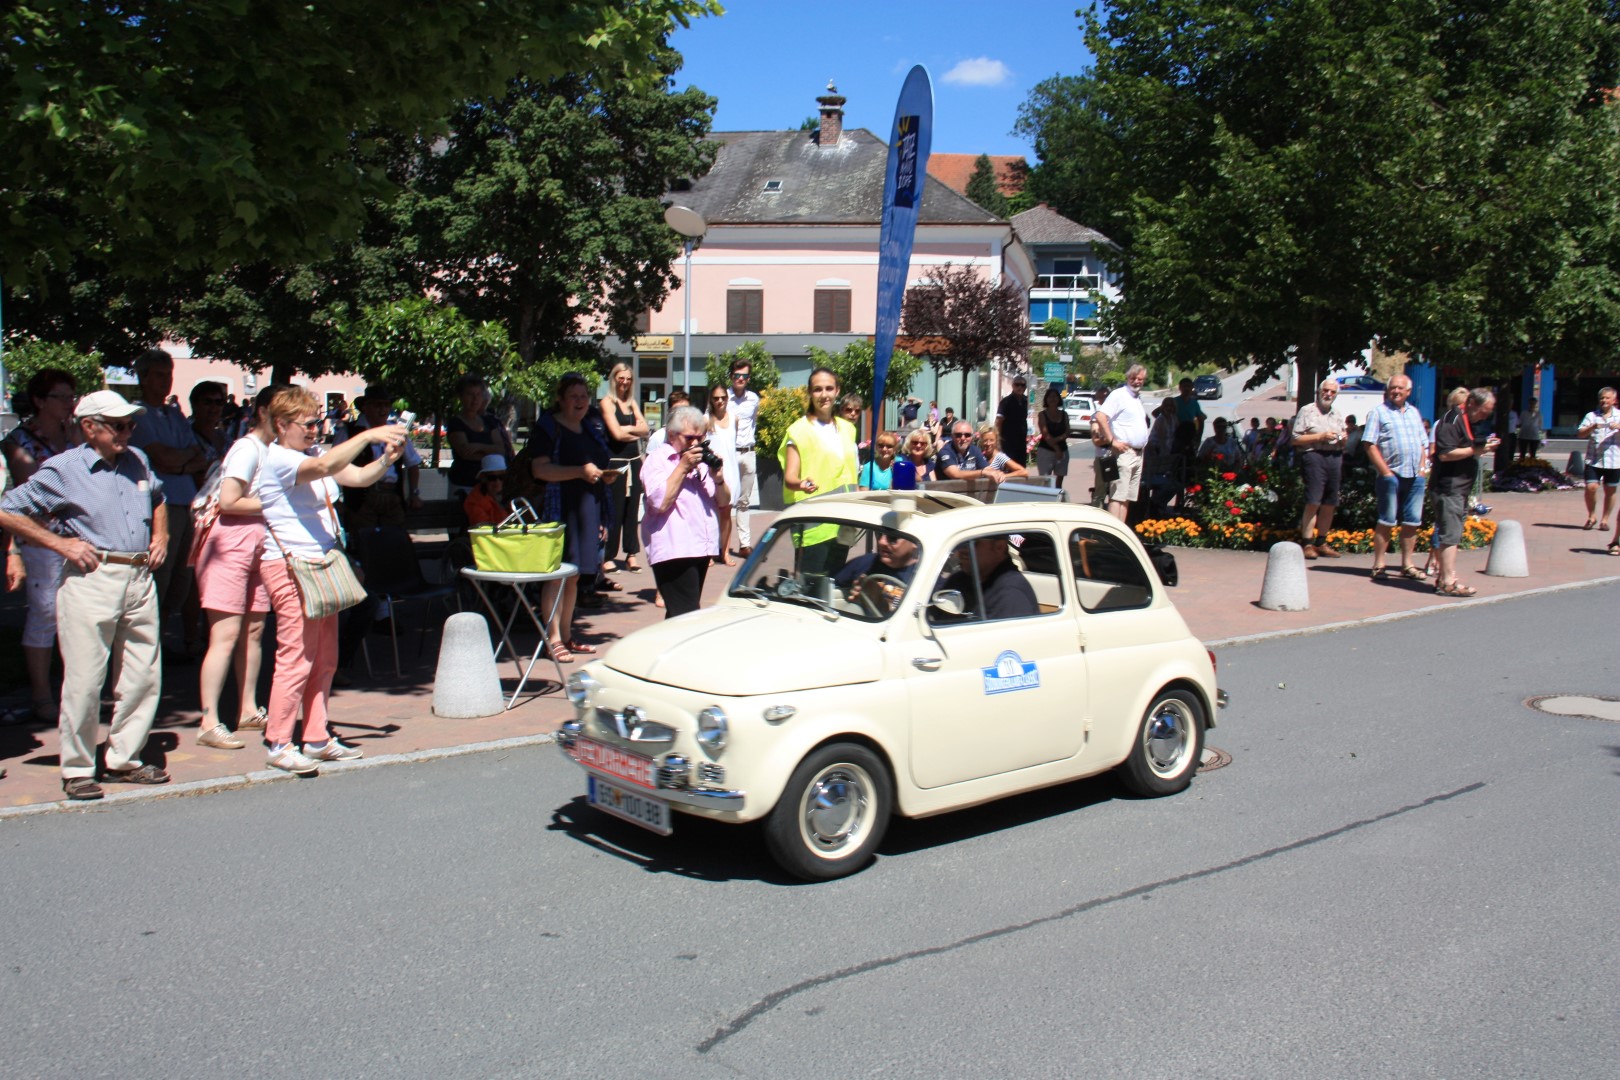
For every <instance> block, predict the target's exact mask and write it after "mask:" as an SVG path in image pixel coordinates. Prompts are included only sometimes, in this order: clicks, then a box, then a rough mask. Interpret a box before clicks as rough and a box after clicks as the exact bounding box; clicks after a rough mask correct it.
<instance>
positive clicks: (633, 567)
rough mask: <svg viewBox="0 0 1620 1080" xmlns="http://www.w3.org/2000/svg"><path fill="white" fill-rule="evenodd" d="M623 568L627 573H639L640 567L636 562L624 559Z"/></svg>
mask: <svg viewBox="0 0 1620 1080" xmlns="http://www.w3.org/2000/svg"><path fill="white" fill-rule="evenodd" d="M624 570H625V573H627V574H639V573H641V567H640V566H639V565H638V564H636V563H633V562H631V561H629V560H628V559H626V560H625V563H624Z"/></svg>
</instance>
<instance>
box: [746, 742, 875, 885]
mask: <svg viewBox="0 0 1620 1080" xmlns="http://www.w3.org/2000/svg"><path fill="white" fill-rule="evenodd" d="M893 803H894V785H893V781H891V780H890V778H889V771H888V769H887V768H886V767H885V766H884V764H883V761H882V759H880V758H879V757H878V756H877V755H876V754H874V753H873V752H872V751H870V750H868V749H867V748H866V747H864V746H859V745H857V744H855V743H833V744H831V745H829V746H823V747H822V748H821V749H819V750H817V751H815V752H814V753H812V754H810V755H809V756H808V757H806V758H805V759H804V760H803V761H801V762H799V767H798V768H797V769H794V770H793V776H792V777H791V778H789V780H788V784H787V788H786V789H785V790H784V791H783V792H782V797H781V798H780V799H778V800H777V802H776V808H775V809H773V810H772V811H771V813H770V815H769V816H768V817H767V818H766V819H765V846H766V847H767V848H768V849H769V850H770V853H771V858H773V859H775V860H776V862H777V865H779V866H780V867H781V868H782V869H784V870H786V871H787V872H788V873H790V874H792V875H794V876H795V877H800V878H804V879H805V880H806V881H830V880H831V879H833V878H840V877H843V876H845V875H846V874H853V873H854V872H855V871H857V870H859V869H861V867H863V866H865V865H866V864H867V863H868V862H869V861H871V858H872V853H873V852H874V851H876V850H877V846H878V844H879V843H880V842H882V840H883V833H884V830H886V829H887V828H888V826H889V814H890V811H891V808H892V806H893Z"/></svg>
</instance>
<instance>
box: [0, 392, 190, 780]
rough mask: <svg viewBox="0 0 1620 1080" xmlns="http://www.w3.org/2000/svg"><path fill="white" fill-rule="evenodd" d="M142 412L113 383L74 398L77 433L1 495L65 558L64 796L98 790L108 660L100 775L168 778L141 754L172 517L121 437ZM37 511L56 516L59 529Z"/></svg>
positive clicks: (6, 516) (34, 534) (61, 595)
mask: <svg viewBox="0 0 1620 1080" xmlns="http://www.w3.org/2000/svg"><path fill="white" fill-rule="evenodd" d="M140 412H141V407H140V406H139V405H132V404H130V403H129V402H128V401H125V400H124V398H123V397H122V396H120V395H119V394H118V393H117V392H116V391H113V390H98V391H96V392H95V393H93V394H86V395H85V396H84V397H83V398H81V399H80V400H79V404H78V407H77V408H75V409H74V410H73V416H74V419H76V420H77V421H78V423H79V427H80V428H81V429H82V431H83V433H84V440H85V441H84V445H83V446H77V447H74V448H73V449H71V450H68V451H65V452H64V453H61V454H57V455H56V456H55V457H52V458H50V459H49V460H47V461H45V462H43V463H41V465H40V467H39V469H38V470H37V471H36V472H35V473H34V475H33V476H31V477H30V478H29V480H28V482H27V483H26V484H23V485H21V486H20V487H17V488H14V489H13V490H12V491H10V492H8V493H7V494H6V496H5V498H4V499H0V529H4V530H5V531H7V532H14V533H16V534H17V535H19V536H21V537H23V538H24V539H26V540H27V541H28V542H29V543H32V544H38V545H40V546H41V547H46V548H50V549H51V550H52V551H55V552H57V553H58V554H59V555H61V556H62V557H63V559H64V560H65V562H64V564H63V566H62V579H61V585H60V587H59V589H58V590H57V594H56V615H57V642H58V644H59V646H60V648H61V650H62V667H63V670H64V672H65V678H64V679H63V685H62V711H61V715H60V721H59V724H60V728H61V738H62V752H61V769H62V790H63V791H64V792H65V793H66V795H67V797H68V798H70V799H99V798H101V795H102V790H101V786H100V785H99V784H97V783H96V736H97V730H96V729H97V726H98V725H99V724H100V721H101V686H102V683H103V682H105V681H106V678H107V666H108V664H109V663H111V664H113V667H114V670H116V671H117V673H118V684H117V687H116V688H115V689H114V691H113V715H112V733H111V735H110V737H109V738H108V740H107V756H106V760H105V762H104V767H103V769H102V773H101V780H102V781H103V782H108V781H116V782H118V783H128V784H166V783H168V782H169V777H168V774H167V773H165V772H164V771H163V770H162V769H160V768H158V767H157V766H156V765H144V764H142V763H141V751H142V749H143V748H144V747H145V745H146V737H147V735H148V733H150V732H151V730H152V721H153V719H154V718H155V717H156V716H157V706H158V694H159V692H160V691H161V689H162V682H161V679H162V675H161V670H162V665H161V664H159V662H158V598H157V590H156V588H155V587H154V585H153V582H152V571H153V570H155V569H157V568H158V567H160V566H162V565H163V562H164V559H165V558H166V557H167V556H168V553H169V552H168V547H169V529H168V521H167V518H166V510H165V507H164V505H163V484H162V483H161V482H160V481H159V480H158V478H157V474H156V473H154V472H153V471H152V466H151V463H150V462H148V461H147V459H146V455H145V454H143V453H142V452H141V451H139V450H137V449H135V448H134V447H132V446H130V445H129V437H130V433H131V432H132V431H133V430H134V428H135V420H134V417H135V416H137V415H138V414H139V413H140ZM36 518H38V519H49V518H54V519H55V521H56V523H57V527H58V528H59V530H60V533H58V532H53V531H51V530H49V529H46V528H44V527H43V526H41V525H39V524H38V522H37V521H36V520H35V519H36Z"/></svg>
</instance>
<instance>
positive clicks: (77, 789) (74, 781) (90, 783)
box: [62, 776, 106, 801]
mask: <svg viewBox="0 0 1620 1080" xmlns="http://www.w3.org/2000/svg"><path fill="white" fill-rule="evenodd" d="M62 794H64V795H66V796H67V797H68V798H70V799H74V800H78V801H83V800H85V799H99V798H101V797H102V796H103V795H105V794H106V792H104V791H102V790H101V785H100V784H98V783H96V781H95V779H94V778H92V777H89V776H71V777H69V778H68V779H66V780H63V781H62Z"/></svg>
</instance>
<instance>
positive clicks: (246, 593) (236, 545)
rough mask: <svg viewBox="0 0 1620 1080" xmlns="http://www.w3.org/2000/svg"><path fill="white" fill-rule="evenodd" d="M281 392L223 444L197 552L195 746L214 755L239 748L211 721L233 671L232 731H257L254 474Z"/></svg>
mask: <svg viewBox="0 0 1620 1080" xmlns="http://www.w3.org/2000/svg"><path fill="white" fill-rule="evenodd" d="M285 389H286V386H284V385H275V384H272V385H270V386H267V387H265V388H264V389H263V390H261V391H259V396H258V398H257V400H256V401H255V402H254V404H253V427H252V428H251V429H250V430H249V431H248V433H247V434H246V435H244V436H242V437H241V438H240V439H237V440H236V441H235V442H234V443H232V444H231V447H230V449H229V450H227V451H226V452H225V462H224V464H223V465H221V466H220V482H219V517H218V518H217V519H216V520H215V521H214V527H213V528H211V529H209V530H208V536H207V538H206V539H205V540H204V541H203V543H202V546H201V547H200V548H199V549H198V550H197V600H198V603H200V604H201V606H202V609H203V613H204V615H205V616H206V618H207V620H208V652H207V653H205V654H204V656H203V661H202V671H201V673H200V677H199V680H198V681H199V682H200V684H201V694H202V726H201V727H200V728H199V729H198V732H197V741H198V742H199V743H201V744H202V745H204V746H212V747H216V748H218V749H220V750H240V749H242V747H243V746H244V745H245V744H244V743H243V742H242V740H241V739H238V738H237V737H236V736H235V735H233V734H232V733H231V731H230V729H229V728H227V727H226V726H225V723H224V721H222V720H221V719H220V717H219V697H220V694H221V693H222V692H223V690H224V689H225V673H226V672H227V671H228V670H230V669H232V668H233V667H234V669H235V672H236V686H237V691H238V693H237V697H238V699H239V700H238V704H237V714H236V715H237V720H236V730H237V731H253V730H257V729H260V728H262V727H264V721H265V717H266V715H267V713H266V711H265V710H264V709H263V708H261V707H260V705H259V696H258V687H259V662H260V659H261V657H262V653H263V641H264V619H265V616H266V615H268V614H270V593H269V592H268V591H267V590H266V589H265V587H264V576H263V575H262V574H261V573H260V571H259V560H260V557H261V556H262V555H263V553H264V517H263V516H262V515H261V514H260V512H259V472H260V469H262V468H263V466H264V459H265V456H266V455H267V454H268V453H269V451H270V443H271V441H272V440H273V439H274V438H275V430H274V429H273V428H272V427H271V424H270V402H271V399H273V398H274V397H275V396H276V395H277V394H278V393H280V392H281V391H283V390H285Z"/></svg>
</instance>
